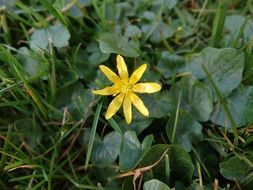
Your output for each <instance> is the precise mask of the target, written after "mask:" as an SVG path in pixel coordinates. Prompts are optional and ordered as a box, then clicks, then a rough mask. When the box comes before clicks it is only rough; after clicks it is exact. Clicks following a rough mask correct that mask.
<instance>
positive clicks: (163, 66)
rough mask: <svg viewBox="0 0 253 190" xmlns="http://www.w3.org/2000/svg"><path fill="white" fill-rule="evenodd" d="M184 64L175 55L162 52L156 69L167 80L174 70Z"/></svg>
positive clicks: (181, 58)
mask: <svg viewBox="0 0 253 190" xmlns="http://www.w3.org/2000/svg"><path fill="white" fill-rule="evenodd" d="M182 63H184V58H183V57H181V56H178V55H176V54H171V53H169V52H168V51H164V52H162V54H161V57H160V58H159V60H158V63H157V69H158V70H159V72H160V73H162V75H163V76H164V78H166V79H168V78H170V77H172V76H173V75H174V74H175V73H176V68H177V67H179V66H180V65H181V64H182Z"/></svg>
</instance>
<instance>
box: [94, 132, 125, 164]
mask: <svg viewBox="0 0 253 190" xmlns="http://www.w3.org/2000/svg"><path fill="white" fill-rule="evenodd" d="M121 140H122V136H121V134H120V133H117V132H111V133H108V134H107V135H106V136H105V137H104V139H103V141H101V142H100V143H95V144H94V147H93V149H92V154H91V161H92V162H93V163H94V164H95V165H96V166H100V167H103V166H106V165H109V164H112V163H113V162H114V161H115V160H116V158H117V157H118V155H119V151H120V143H121Z"/></svg>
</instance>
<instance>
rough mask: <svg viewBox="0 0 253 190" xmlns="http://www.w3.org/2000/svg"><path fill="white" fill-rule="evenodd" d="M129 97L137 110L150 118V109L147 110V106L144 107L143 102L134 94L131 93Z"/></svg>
mask: <svg viewBox="0 0 253 190" xmlns="http://www.w3.org/2000/svg"><path fill="white" fill-rule="evenodd" d="M129 97H130V99H131V102H132V103H133V105H134V106H135V107H136V108H137V110H138V111H139V112H140V113H141V114H143V115H145V116H148V115H149V112H148V109H147V108H146V106H145V105H144V103H143V101H142V100H141V99H140V98H139V97H138V96H137V95H136V94H134V93H130V94H129Z"/></svg>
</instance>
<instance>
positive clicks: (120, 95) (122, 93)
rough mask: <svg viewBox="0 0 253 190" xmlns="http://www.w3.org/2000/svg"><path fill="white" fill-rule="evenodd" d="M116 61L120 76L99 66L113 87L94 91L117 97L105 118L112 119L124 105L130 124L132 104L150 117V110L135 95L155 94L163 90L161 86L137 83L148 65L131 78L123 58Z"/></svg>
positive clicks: (140, 68)
mask: <svg viewBox="0 0 253 190" xmlns="http://www.w3.org/2000/svg"><path fill="white" fill-rule="evenodd" d="M116 61H117V69H118V73H119V75H116V74H115V73H114V72H113V71H112V70H111V69H109V68H108V67H106V66H104V65H100V66H99V68H100V69H101V71H102V72H103V73H104V74H105V75H106V77H107V78H108V79H109V80H110V81H111V82H112V83H113V85H111V86H109V87H106V88H103V89H101V90H93V93H94V94H99V95H103V96H108V95H113V96H116V97H115V98H114V99H113V100H112V102H111V103H110V105H109V107H108V109H107V112H106V114H105V118H106V119H110V118H111V117H112V116H113V115H114V114H115V113H116V112H117V111H118V110H119V108H120V107H121V105H122V104H123V112H124V115H125V119H126V122H127V123H128V124H129V123H130V122H131V120H132V104H133V105H134V106H135V107H136V108H137V110H138V111H139V112H140V113H142V114H143V115H145V116H148V115H149V112H148V109H147V108H146V106H145V105H144V104H143V101H142V100H141V99H140V98H139V97H138V96H137V95H136V94H135V93H136V92H137V93H154V92H157V91H159V90H161V86H160V84H158V83H154V82H145V83H137V82H138V81H139V80H140V78H141V77H142V75H143V73H144V72H145V70H146V68H147V65H146V64H143V65H141V66H140V67H139V68H138V69H136V70H135V71H134V72H133V74H132V75H131V76H130V78H129V74H128V70H127V66H126V63H125V61H124V59H123V57H122V56H120V55H118V56H117V58H116Z"/></svg>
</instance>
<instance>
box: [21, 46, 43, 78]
mask: <svg viewBox="0 0 253 190" xmlns="http://www.w3.org/2000/svg"><path fill="white" fill-rule="evenodd" d="M17 59H18V60H19V61H20V63H22V64H23V65H24V69H25V71H26V72H27V73H28V74H29V75H31V76H33V77H36V76H40V75H41V76H46V75H47V74H48V67H47V65H46V64H47V63H46V62H45V60H43V58H42V55H39V54H38V53H35V52H33V51H31V50H29V49H27V48H26V47H22V48H20V49H19V50H18V54H17Z"/></svg>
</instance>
